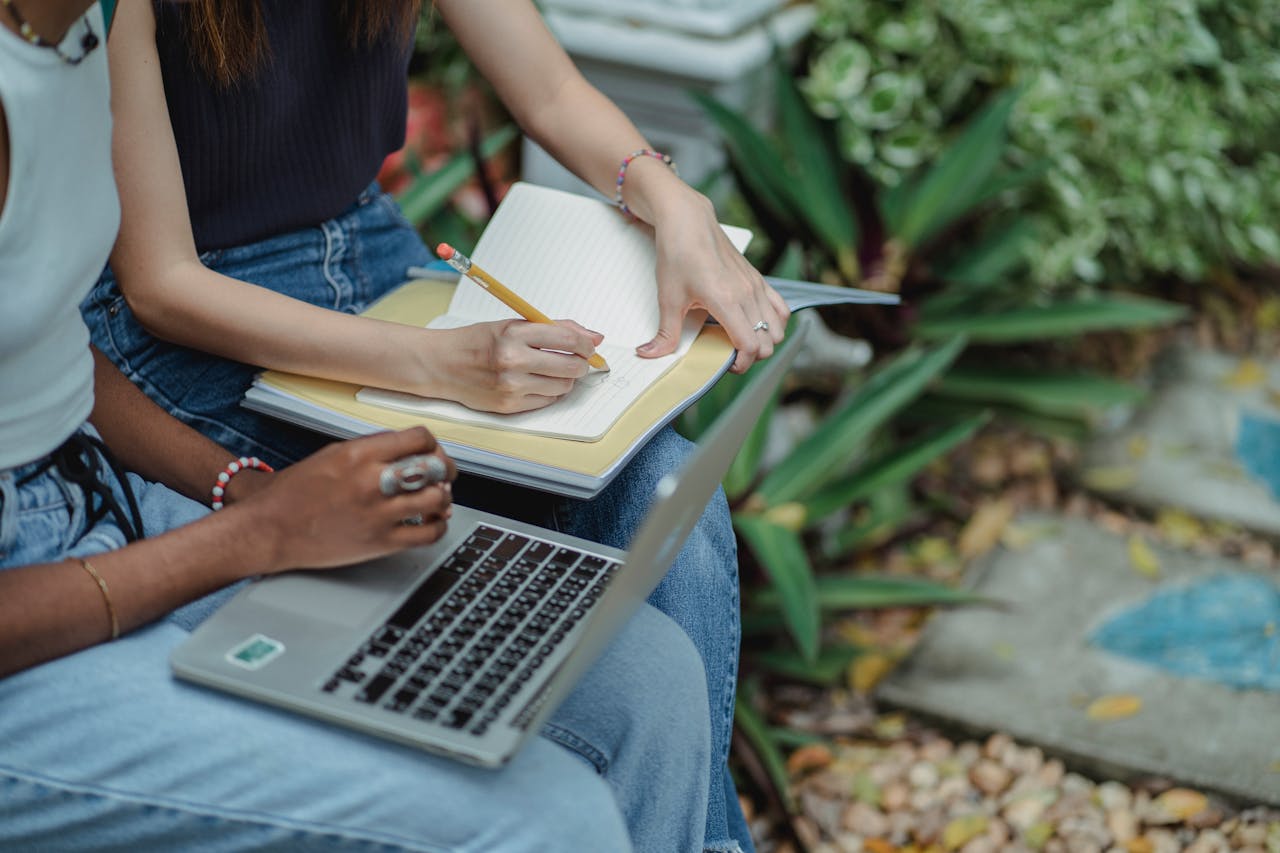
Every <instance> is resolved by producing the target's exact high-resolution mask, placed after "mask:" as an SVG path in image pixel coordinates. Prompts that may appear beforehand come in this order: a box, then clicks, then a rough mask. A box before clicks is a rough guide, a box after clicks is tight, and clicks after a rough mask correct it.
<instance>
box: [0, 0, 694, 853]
mask: <svg viewBox="0 0 1280 853" xmlns="http://www.w3.org/2000/svg"><path fill="white" fill-rule="evenodd" d="M124 2H125V3H134V2H137V3H149V2H151V0H124ZM104 38H105V21H104V18H103V14H102V11H101V10H100V8H99V5H98V4H97V3H93V2H91V0H0V202H2V204H3V206H2V207H0V790H3V794H0V849H50V850H57V849H66V850H79V849H86V848H87V847H90V846H92V847H111V848H113V849H115V848H118V849H128V850H146V849H164V850H171V849H177V848H179V847H182V848H187V849H189V848H190V847H191V845H199V846H200V847H201V849H226V850H244V849H258V848H271V849H289V850H300V849H317V848H323V849H336V848H338V847H345V846H346V845H348V844H354V845H358V846H368V845H373V844H377V845H379V846H380V847H383V848H385V849H406V850H407V849H414V850H423V849H431V850H445V849H449V850H453V849H458V850H463V849H465V850H479V849H486V850H488V849H493V850H520V849H553V848H554V849H581V850H587V849H591V850H626V849H630V847H631V845H632V843H633V842H634V843H636V845H637V846H640V847H643V846H646V845H645V840H646V838H647V835H646V833H651V832H658V831H661V832H662V833H664V834H665V833H668V832H669V829H670V825H671V824H672V823H673V822H674V823H679V822H681V821H683V822H684V823H685V824H687V826H688V829H689V834H690V837H693V836H694V834H696V835H697V837H700V836H701V829H702V820H703V815H704V814H705V812H706V777H707V774H708V772H709V771H708V768H709V765H708V764H707V762H706V755H707V752H708V750H707V747H706V742H705V741H706V735H705V719H706V716H707V714H708V713H709V710H708V708H707V705H706V699H705V696H706V694H705V687H704V686H703V684H702V669H701V663H700V661H699V660H698V659H697V656H696V653H695V652H694V650H693V647H692V646H691V645H689V643H688V641H687V640H686V639H685V638H684V636H683V634H682V633H681V632H680V629H679V628H678V627H677V626H676V625H675V624H674V623H672V622H670V621H669V620H667V619H666V618H665V617H663V616H661V615H660V614H658V613H657V612H656V611H642V612H641V614H639V615H638V616H637V618H636V619H634V620H633V621H632V623H630V625H629V626H628V627H627V628H626V629H624V631H623V633H622V634H621V636H620V639H619V641H618V642H617V643H616V644H615V645H614V646H613V647H612V649H611V650H610V651H609V652H607V653H606V655H605V657H604V658H602V660H601V662H600V663H598V664H597V666H596V668H594V669H593V670H592V671H591V672H590V673H589V674H588V675H587V676H586V677H585V678H584V680H583V682H582V683H581V685H580V686H579V688H578V691H577V692H576V693H575V694H574V695H573V697H571V698H570V700H569V701H568V702H566V705H565V706H564V709H562V711H561V712H558V714H557V715H556V716H553V718H552V721H553V725H558V726H559V727H560V728H561V730H562V732H563V733H564V734H565V737H566V738H568V739H570V740H572V741H574V742H577V743H579V744H581V745H582V747H583V750H582V751H580V752H578V753H576V754H575V753H574V752H571V751H570V750H569V749H567V748H564V747H563V746H562V745H561V743H558V742H552V741H551V740H550V739H544V738H536V739H534V742H533V743H532V744H531V745H530V746H529V748H527V749H526V750H525V751H523V752H522V753H521V755H520V756H518V757H517V758H516V759H515V761H514V762H513V763H512V764H511V765H509V766H508V767H507V768H505V769H504V770H503V771H500V772H491V771H482V770H476V769H473V768H466V767H463V766H462V765H458V764H455V763H452V762H450V761H447V760H445V759H441V758H436V757H432V756H429V755H426V754H424V753H420V752H417V751H415V750H412V749H408V748H405V747H400V746H397V745H393V744H390V743H385V742H381V741H375V740H373V739H370V738H368V737H366V736H363V735H358V734H356V733H354V732H350V731H347V730H342V729H337V728H334V727H330V726H327V725H325V724H322V723H317V722H312V721H309V720H305V719H303V718H299V717H294V716H291V715H287V714H282V713H279V712H276V711H273V710H270V709H267V708H265V707H262V706H258V705H254V704H252V703H248V702H242V701H239V700H236V699H233V698H230V697H226V696H222V695H215V694H213V693H210V692H207V691H204V690H202V689H200V688H196V687H193V686H190V685H186V684H182V683H178V682H176V681H174V680H173V679H172V677H171V676H170V674H169V670H168V665H167V658H168V653H169V651H170V650H171V649H172V648H173V647H174V646H175V645H176V644H177V643H178V642H180V641H181V640H182V639H183V638H184V637H185V636H186V633H187V631H188V630H189V629H190V627H191V625H192V624H193V623H195V622H197V621H198V620H199V619H200V618H201V616H202V615H204V614H207V613H208V612H209V611H210V609H211V608H212V607H215V606H216V605H217V604H218V603H219V602H220V601H221V600H222V598H223V597H225V595H226V594H227V592H228V591H229V590H230V589H231V588H233V587H234V586H235V585H237V584H238V582H240V581H243V580H245V579H247V578H250V577H252V576H255V575H264V574H272V573H275V572H280V571H284V570H286V569H293V568H302V567H306V568H312V569H323V568H328V567H333V566H338V565H343V564H347V563H351V562H355V561H358V560H362V559H366V558H370V557H373V556H376V555H380V554H385V553H389V552H392V551H395V550H399V549H402V548H405V547H410V546H414V545H419V544H426V543H430V542H433V541H435V540H437V539H439V538H440V536H441V535H442V534H443V532H444V530H445V527H446V525H447V523H448V519H449V516H450V505H451V484H452V480H453V479H454V477H455V475H456V469H455V468H454V466H453V463H452V462H451V461H449V460H448V459H447V458H446V457H444V454H443V453H442V452H441V450H440V449H439V447H438V446H437V444H436V441H435V439H434V438H433V437H432V436H431V434H430V433H429V432H428V431H427V430H426V429H423V428H416V429H409V430H404V431H401V432H394V433H383V434H380V435H375V436H370V437H368V438H363V439H358V440H354V441H350V442H344V443H340V444H334V445H330V446H328V447H326V448H324V449H322V450H320V451H319V452H318V453H316V454H315V455H313V456H312V457H310V458H308V459H306V460H304V461H302V462H300V463H298V464H297V465H294V466H291V467H290V468H289V469H288V470H287V471H284V472H281V473H279V474H276V473H272V472H270V471H269V470H264V468H265V466H263V465H261V463H259V462H257V460H254V459H244V458H240V459H236V458H235V457H234V454H233V453H232V452H229V451H228V450H226V449H223V448H222V447H219V446H218V445H217V444H214V443H213V442H211V441H209V440H208V439H206V438H204V437H203V436H201V435H199V434H198V433H196V432H195V431H193V430H192V429H190V428H189V427H186V426H184V425H182V424H181V423H179V422H178V421H176V420H174V419H172V418H171V417H170V416H169V415H167V414H166V413H164V412H163V411H162V410H161V409H159V408H158V407H157V406H156V405H155V404H154V403H152V402H151V401H150V400H149V399H148V398H147V397H146V396H145V395H144V394H143V393H142V392H141V391H139V390H138V389H137V388H135V387H134V386H133V385H132V384H131V383H130V382H129V381H128V379H126V378H125V377H124V376H123V375H122V374H120V373H119V372H118V371H117V370H116V369H115V368H114V367H113V366H112V365H111V364H110V362H109V361H107V360H106V359H105V358H104V357H102V356H101V354H100V353H97V352H96V351H95V350H92V349H91V347H90V345H89V337H88V333H87V330H86V328H85V326H84V323H83V321H82V320H81V317H80V313H79V311H78V303H79V301H80V299H81V298H82V297H83V295H84V294H85V293H86V292H87V290H88V289H89V287H90V286H91V284H92V283H93V282H94V281H95V279H96V278H97V276H98V274H99V272H100V271H101V269H102V268H103V266H104V264H105V262H106V259H107V254H108V252H109V251H110V249H111V246H112V243H113V241H114V239H115V233H116V229H117V226H118V223H119V219H120V208H119V202H118V199H117V195H116V191H115V186H114V183H113V179H112V169H111V151H110V146H111V119H110V114H109V108H108V90H109V87H108V84H107V59H106V51H105V50H103V49H102V48H101V41H102V40H103V39H104ZM108 447H109V448H110V451H108ZM418 454H437V455H439V456H440V457H441V458H442V459H444V461H445V463H446V469H447V471H448V475H447V477H446V479H445V480H444V481H442V482H440V483H438V484H434V485H430V486H428V487H426V488H422V489H420V490H417V491H403V492H399V493H396V494H393V495H385V494H383V493H382V491H381V489H380V480H381V475H382V474H383V472H384V470H385V469H386V468H387V467H388V466H390V465H392V464H393V463H395V462H397V461H398V460H402V459H404V458H405V457H408V456H413V455H418ZM126 469H127V470H128V471H130V472H137V473H127V474H126V473H125V470H126ZM139 475H143V476H139ZM144 476H145V477H146V479H143V477H144ZM153 481H154V482H153ZM160 483H164V484H166V485H160ZM210 503H211V504H213V508H214V509H218V508H221V507H223V506H225V509H223V510H222V511H220V512H212V511H211V509H210V506H209V505H208V504H210ZM659 697H660V698H659ZM699 697H700V698H701V704H700V705H699ZM575 727H577V728H575ZM699 738H701V741H700V740H699ZM699 744H701V746H699ZM588 751H589V752H590V754H591V755H592V756H595V757H598V759H599V760H598V761H595V762H594V763H588V761H586V760H584V755H585V754H587V752H588ZM698 755H701V756H702V763H701V764H699V763H698V760H697V759H696V756H698ZM691 756H694V757H691ZM699 785H700V786H701V789H699ZM654 786H661V787H663V788H664V790H665V789H669V791H671V792H674V794H675V796H676V799H677V801H687V802H688V808H687V810H686V812H687V813H684V814H654V813H653V811H654V810H653V809H652V808H649V807H648V805H647V804H648V803H649V802H651V801H652V799H653V798H654V797H655V796H656V795H657V792H656V790H655V787H654ZM663 799H664V800H666V799H670V797H668V796H666V795H665V793H664V796H663Z"/></svg>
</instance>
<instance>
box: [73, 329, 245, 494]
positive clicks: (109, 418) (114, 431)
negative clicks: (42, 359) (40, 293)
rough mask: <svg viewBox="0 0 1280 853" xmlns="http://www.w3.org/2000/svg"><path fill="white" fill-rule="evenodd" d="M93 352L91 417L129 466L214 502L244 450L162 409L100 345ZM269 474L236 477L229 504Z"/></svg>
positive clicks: (230, 488)
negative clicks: (224, 474) (216, 486)
mask: <svg viewBox="0 0 1280 853" xmlns="http://www.w3.org/2000/svg"><path fill="white" fill-rule="evenodd" d="M91 349H92V350H93V414H92V415H90V417H89V420H90V421H92V423H93V425H94V426H95V427H97V428H98V432H99V433H101V434H102V439H103V441H105V442H106V443H107V446H108V447H110V448H111V451H112V453H114V454H115V455H116V457H117V458H119V460H120V461H121V463H123V464H124V467H125V468H127V469H128V470H130V471H133V472H135V473H137V474H139V475H141V476H142V477H143V478H145V479H147V480H151V481H153V482H156V483H164V484H165V485H166V486H168V487H169V488H171V489H173V490H174V491H177V492H179V493H181V494H183V495H186V496H187V497H189V498H191V499H192V500H195V501H199V502H201V503H208V502H209V500H210V497H211V491H210V490H211V489H212V487H213V482H214V479H215V478H216V477H217V476H218V473H219V472H220V471H222V470H223V467H224V466H225V465H226V464H227V463H228V462H229V461H231V460H232V459H234V458H235V457H236V456H237V455H238V454H236V453H233V452H232V451H230V450H227V449H226V448H224V447H223V446H222V445H220V444H218V443H217V442H214V441H211V440H209V439H207V438H205V437H204V436H203V435H201V434H200V433H198V432H196V431H195V430H194V429H192V428H191V427H189V426H187V425H186V424H184V423H182V421H180V420H178V419H177V418H173V417H170V416H169V413H168V412H166V411H164V410H163V409H161V408H160V407H159V406H157V405H156V404H155V403H153V402H152V401H151V398H150V397H148V396H147V395H146V394H143V393H142V392H141V391H139V390H138V388H137V387H135V386H134V384H133V383H132V382H130V381H129V380H128V379H127V378H126V377H125V375H124V374H123V373H121V372H120V371H119V369H118V368H117V367H116V366H115V365H114V364H112V363H111V361H110V359H108V358H107V357H106V356H105V355H103V354H102V353H101V352H100V351H99V350H98V348H97V347H91ZM267 478H268V475H266V474H264V473H263V472H261V471H253V470H250V471H245V472H244V473H242V474H238V475H237V476H236V477H235V478H234V479H233V480H232V481H231V486H230V487H229V489H228V491H227V495H226V502H227V503H228V504H230V503H234V502H235V501H236V500H238V499H240V498H242V497H247V496H248V495H249V494H252V493H253V492H256V491H257V490H258V489H259V488H261V487H262V486H264V485H265V484H266V483H265V481H266V480H267Z"/></svg>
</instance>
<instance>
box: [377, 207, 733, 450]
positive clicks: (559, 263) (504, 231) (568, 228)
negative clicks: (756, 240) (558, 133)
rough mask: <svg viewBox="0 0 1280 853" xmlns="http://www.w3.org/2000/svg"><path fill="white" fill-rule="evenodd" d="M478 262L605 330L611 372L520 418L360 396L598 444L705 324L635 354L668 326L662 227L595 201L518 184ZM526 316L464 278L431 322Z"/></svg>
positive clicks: (523, 291)
mask: <svg viewBox="0 0 1280 853" xmlns="http://www.w3.org/2000/svg"><path fill="white" fill-rule="evenodd" d="M548 223H554V225H553V226H551V227H548ZM722 227H723V228H724V229H725V233H726V234H727V235H728V236H729V239H730V241H731V242H733V244H734V245H735V246H736V247H737V248H738V250H739V251H742V250H743V249H744V248H746V244H747V242H748V241H749V240H750V239H751V234H750V232H748V231H747V230H746V229H743V228H735V227H732V226H722ZM472 260H473V261H475V263H476V264H477V265H478V266H480V267H482V268H483V269H485V270H487V271H488V272H489V273H490V274H492V275H493V276H494V277H495V278H497V279H498V281H500V282H502V283H503V284H505V285H506V286H507V287H509V288H511V289H512V290H514V291H515V292H516V293H518V294H519V295H520V296H522V297H523V298H524V299H526V300H527V301H528V302H530V303H531V304H533V305H534V306H536V307H537V308H539V309H540V310H541V311H542V312H543V313H545V314H547V315H548V316H550V317H554V318H557V319H571V320H575V321H577V322H578V323H580V324H581V325H583V326H585V327H587V328H588V329H593V330H595V331H597V332H600V333H601V334H603V335H604V343H603V344H602V345H601V346H600V347H599V353H600V354H601V355H602V356H604V358H605V360H606V361H608V362H609V367H610V370H608V371H600V370H593V371H592V372H591V373H590V374H589V375H588V376H586V377H585V378H584V379H582V380H580V381H579V382H578V383H577V384H576V385H575V387H574V390H573V391H572V392H570V393H569V394H568V395H567V396H566V397H564V398H563V399H561V400H559V401H557V402H556V403H555V404H554V405H551V406H548V407H547V408H545V409H539V410H537V411H532V412H521V413H519V414H514V415H498V414H493V413H490V412H478V411H475V410H473V409H469V408H467V407H466V406H463V405H460V404H458V403H452V402H448V401H444V400H432V399H427V398H424V397H418V396H415V395H413V394H405V393H401V392H398V391H387V390H383V389H377V388H364V389H362V390H361V391H360V392H359V393H357V394H356V398H357V399H358V400H359V401H360V402H362V403H369V404H371V405H374V406H385V407H387V408H391V409H398V410H401V411H406V412H412V413H414V414H419V415H425V416H429V417H433V418H443V419H445V420H450V421H457V422H460V423H468V424H476V425H481V426H488V427H492V428H494V429H501V430H511V431H516V432H527V433H532V434H534V435H545V436H551V437H554V438H563V439H570V440H574V441H598V440H599V439H600V438H602V437H603V436H604V435H605V433H607V432H608V431H609V429H610V427H612V426H613V425H614V424H615V423H616V422H617V421H618V419H619V418H620V417H622V414H623V413H624V412H625V411H626V410H627V409H628V408H630V407H631V406H632V405H633V404H634V403H635V402H636V401H637V400H638V399H639V398H640V396H641V395H642V394H644V392H645V391H646V390H647V389H648V388H649V387H650V386H652V385H653V384H654V383H655V382H657V381H658V380H659V379H661V378H662V377H663V376H664V375H666V374H667V373H668V372H669V371H670V370H671V368H672V367H673V366H674V365H675V363H676V362H677V361H678V360H680V359H681V358H682V357H683V356H684V355H685V354H686V353H687V352H688V351H689V348H690V346H691V345H692V343H693V341H694V338H696V337H697V335H698V332H699V330H700V329H701V325H700V324H694V323H687V324H686V325H685V328H684V330H683V334H682V335H681V339H680V346H679V347H678V348H677V350H676V352H675V353H673V354H671V355H669V356H665V357H663V358H657V359H652V358H640V357H639V356H637V355H636V354H635V348H636V347H637V346H639V345H640V344H642V343H644V342H645V341H647V340H649V338H651V337H652V336H653V333H654V331H655V330H656V329H657V328H658V319H659V318H658V300H657V291H656V288H655V286H654V282H655V280H656V267H657V253H656V252H655V250H654V243H653V236H652V230H651V229H650V228H649V227H648V226H646V225H644V224H642V223H638V222H634V221H628V220H627V219H626V218H625V217H623V216H620V215H619V214H618V212H617V211H616V210H615V209H613V207H612V206H610V205H608V204H605V203H604V202H601V201H597V200H595V199H590V198H586V197H584V196H579V195H574V194H572V193H566V192H561V191H559V190H553V189H548V188H546V187H539V186H535V185H533V184H524V183H518V184H516V185H515V186H513V187H512V188H511V189H510V191H509V192H508V193H507V195H506V197H505V198H504V199H503V201H502V204H501V205H499V206H498V210H497V212H496V213H495V214H494V216H493V219H492V220H491V221H490V222H489V224H488V225H487V226H486V227H485V230H484V234H483V235H481V237H480V241H479V243H477V245H476V248H475V251H474V253H473V254H472ZM517 316H518V315H517V314H516V313H515V312H514V311H512V310H511V309H510V308H508V307H507V306H506V305H504V304H503V303H502V302H500V301H498V300H497V299H495V298H494V297H493V296H491V295H490V294H489V293H487V292H485V290H484V289H483V288H482V287H480V286H479V285H477V284H475V283H474V282H472V281H470V280H469V279H467V278H463V279H461V281H460V282H459V283H458V287H457V289H456V290H455V291H454V294H453V298H452V300H451V301H450V303H449V308H448V310H447V311H446V313H445V314H444V315H442V316H439V317H436V318H434V319H432V320H431V322H429V323H427V327H428V328H432V329H449V328H457V327H459V326H466V325H470V324H472V323H480V322H486V321H492V320H507V319H513V318H516V317H517Z"/></svg>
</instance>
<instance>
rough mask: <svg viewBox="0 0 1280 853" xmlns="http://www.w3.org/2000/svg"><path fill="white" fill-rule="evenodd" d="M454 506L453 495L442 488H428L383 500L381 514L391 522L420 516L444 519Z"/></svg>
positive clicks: (429, 518)
mask: <svg viewBox="0 0 1280 853" xmlns="http://www.w3.org/2000/svg"><path fill="white" fill-rule="evenodd" d="M451 506H453V496H452V493H451V492H449V491H448V490H446V489H444V488H443V487H442V486H439V485H436V486H428V487H427V488H425V489H420V490H419V491H416V492H401V493H400V494H396V495H392V496H391V497H389V498H384V499H383V505H382V507H381V508H380V510H379V512H380V514H381V515H383V516H384V517H385V518H386V519H387V520H388V521H389V522H393V523H399V521H400V520H401V519H405V518H412V517H413V516H415V515H420V516H422V517H423V518H425V519H427V520H431V519H438V518H442V517H443V516H444V514H445V513H446V512H447V511H448V510H449V508H450V507H451Z"/></svg>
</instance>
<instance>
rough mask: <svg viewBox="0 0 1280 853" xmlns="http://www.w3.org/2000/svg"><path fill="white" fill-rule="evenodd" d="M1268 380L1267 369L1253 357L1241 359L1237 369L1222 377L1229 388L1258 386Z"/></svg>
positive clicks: (1223, 382)
mask: <svg viewBox="0 0 1280 853" xmlns="http://www.w3.org/2000/svg"><path fill="white" fill-rule="evenodd" d="M1266 381H1267V369H1266V368H1265V367H1263V366H1262V365H1261V364H1260V363H1259V362H1257V361H1256V360H1254V359H1252V358H1245V359H1241V361H1240V363H1239V364H1238V365H1236V369H1235V370H1233V371H1231V372H1230V373H1228V374H1227V375H1226V376H1224V377H1223V378H1222V384H1223V385H1226V386H1227V387H1228V388H1238V389H1246V388H1257V387H1258V386H1259V385H1261V384H1262V383H1263V382H1266Z"/></svg>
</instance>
